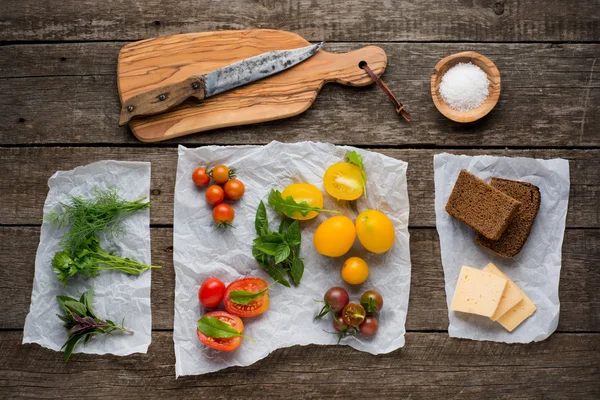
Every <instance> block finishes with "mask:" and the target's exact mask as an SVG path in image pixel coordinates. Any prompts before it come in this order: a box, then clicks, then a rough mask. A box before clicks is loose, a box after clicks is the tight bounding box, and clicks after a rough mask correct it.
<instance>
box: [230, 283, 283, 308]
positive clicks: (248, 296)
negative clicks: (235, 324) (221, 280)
mask: <svg viewBox="0 0 600 400" xmlns="http://www.w3.org/2000/svg"><path fill="white" fill-rule="evenodd" d="M274 284H275V282H273V283H271V284H270V285H269V286H267V287H266V288H264V289H263V290H260V291H258V292H248V291H246V290H232V291H231V293H229V299H230V300H231V301H232V302H234V303H235V304H241V305H243V306H246V305H248V304H250V303H252V302H253V301H255V300H258V299H261V298H262V297H263V296H264V295H265V294H266V293H267V292H268V291H269V288H270V287H271V286H273V285H274Z"/></svg>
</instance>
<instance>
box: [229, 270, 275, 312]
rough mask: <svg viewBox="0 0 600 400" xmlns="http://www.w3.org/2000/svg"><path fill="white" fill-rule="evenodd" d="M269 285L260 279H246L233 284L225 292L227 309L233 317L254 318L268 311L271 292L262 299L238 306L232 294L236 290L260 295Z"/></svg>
mask: <svg viewBox="0 0 600 400" xmlns="http://www.w3.org/2000/svg"><path fill="white" fill-rule="evenodd" d="M268 286H269V285H268V284H267V282H265V281H264V280H262V279H260V278H244V279H239V280H237V281H234V282H231V283H230V284H229V286H227V290H226V291H225V299H224V300H223V302H224V303H225V308H226V309H227V311H229V312H230V313H231V314H233V315H238V316H240V317H254V316H255V315H259V314H262V313H264V312H265V311H267V309H268V308H269V304H270V302H269V291H267V292H266V293H265V294H264V295H263V296H262V297H261V298H259V299H256V300H253V301H251V302H250V303H248V304H244V305H243V304H237V303H234V302H233V301H232V300H231V297H230V295H231V292H233V291H234V290H243V291H245V292H252V293H258V292H260V291H261V290H263V289H266V288H267V287H268Z"/></svg>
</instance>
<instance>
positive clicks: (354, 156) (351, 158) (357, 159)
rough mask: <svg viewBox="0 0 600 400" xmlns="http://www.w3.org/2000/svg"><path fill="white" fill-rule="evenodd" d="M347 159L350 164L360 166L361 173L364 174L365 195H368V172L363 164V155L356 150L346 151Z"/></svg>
mask: <svg viewBox="0 0 600 400" xmlns="http://www.w3.org/2000/svg"><path fill="white" fill-rule="evenodd" d="M346 159H347V160H348V162H349V163H350V164H354V165H356V166H357V167H358V168H360V174H361V175H362V187H363V193H364V194H365V197H367V173H366V172H365V165H364V164H363V160H362V156H361V155H360V154H358V153H357V152H356V151H350V152H348V153H346Z"/></svg>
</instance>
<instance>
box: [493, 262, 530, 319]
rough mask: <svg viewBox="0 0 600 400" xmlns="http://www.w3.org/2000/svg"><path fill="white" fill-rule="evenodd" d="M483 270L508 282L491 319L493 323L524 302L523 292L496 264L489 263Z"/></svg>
mask: <svg viewBox="0 0 600 400" xmlns="http://www.w3.org/2000/svg"><path fill="white" fill-rule="evenodd" d="M483 270H484V271H487V272H489V273H491V274H494V275H497V276H500V277H502V278H504V279H506V280H507V283H506V289H504V293H503V294H502V298H501V299H500V303H499V304H498V308H497V309H496V312H494V315H492V316H491V317H490V318H491V319H492V321H496V320H497V319H498V318H500V317H501V316H503V315H504V314H505V313H506V312H507V311H508V310H510V309H511V308H513V307H514V306H516V305H517V303H518V302H520V301H521V300H523V297H524V296H523V292H521V289H519V288H518V287H517V285H515V283H514V282H513V281H511V280H510V279H509V278H508V277H507V276H506V275H504V274H503V273H502V272H501V271H500V270H499V269H498V267H496V266H495V265H494V264H492V263H489V264H488V265H487V266H486V267H485V268H484V269H483Z"/></svg>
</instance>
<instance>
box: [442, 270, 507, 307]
mask: <svg viewBox="0 0 600 400" xmlns="http://www.w3.org/2000/svg"><path fill="white" fill-rule="evenodd" d="M507 282H508V281H507V280H506V279H505V278H502V277H499V276H497V275H495V274H492V273H490V272H487V271H481V270H479V269H475V268H471V267H467V266H463V267H462V268H461V270H460V275H459V277H458V283H457V285H456V290H455V291H454V298H453V299H452V305H451V306H450V309H451V310H453V311H461V312H466V313H470V314H477V315H483V316H484V317H491V316H492V315H494V312H496V309H497V308H498V304H499V303H500V299H501V298H502V293H504V289H505V288H506V284H507Z"/></svg>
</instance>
